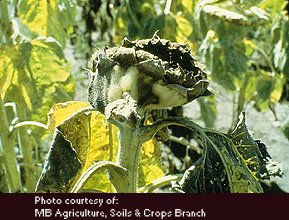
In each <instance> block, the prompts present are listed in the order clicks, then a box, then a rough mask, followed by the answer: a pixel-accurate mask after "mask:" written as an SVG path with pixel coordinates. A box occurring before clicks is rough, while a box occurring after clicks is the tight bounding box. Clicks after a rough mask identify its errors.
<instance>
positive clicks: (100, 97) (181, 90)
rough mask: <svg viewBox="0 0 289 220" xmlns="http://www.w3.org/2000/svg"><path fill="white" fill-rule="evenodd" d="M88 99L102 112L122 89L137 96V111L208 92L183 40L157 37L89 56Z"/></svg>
mask: <svg viewBox="0 0 289 220" xmlns="http://www.w3.org/2000/svg"><path fill="white" fill-rule="evenodd" d="M92 65H93V68H92V71H91V73H90V85H89V90H88V92H89V94H88V98H89V102H90V104H91V105H92V106H93V107H94V108H96V109H98V110H99V111H101V112H104V108H105V107H106V106H107V105H108V103H111V102H113V101H115V100H117V99H122V98H123V93H125V92H127V93H129V94H130V95H131V96H132V98H133V99H134V100H136V102H137V105H138V109H139V111H140V112H144V111H146V110H151V109H165V108H168V107H175V106H180V105H183V104H186V103H188V102H191V101H192V100H194V99H196V98H198V97H200V96H204V95H209V94H211V93H210V92H209V91H208V89H207V87H208V85H209V82H208V81H207V79H206V73H205V72H204V71H203V68H202V67H201V65H200V64H199V63H198V62H197V61H196V60H195V59H194V58H193V57H192V56H191V54H190V50H189V48H188V46H187V45H186V44H178V43H172V42H170V41H168V40H165V39H160V38H159V37H158V36H157V35H156V34H155V35H154V36H153V38H151V39H145V40H136V41H129V40H128V39H126V38H125V39H124V41H123V44H122V46H121V47H119V48H118V47H112V48H105V49H101V50H99V51H97V52H96V53H95V54H94V55H93V57H92Z"/></svg>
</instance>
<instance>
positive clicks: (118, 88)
mask: <svg viewBox="0 0 289 220" xmlns="http://www.w3.org/2000/svg"><path fill="white" fill-rule="evenodd" d="M114 71H115V73H114V74H112V79H111V84H110V86H109V88H108V101H109V102H113V101H115V100H117V99H122V98H123V93H124V92H128V93H129V94H130V95H131V96H132V98H133V99H134V100H136V101H137V100H138V78H139V71H138V69H137V68H136V67H130V68H128V69H127V70H124V69H123V68H120V67H119V66H115V67H114Z"/></svg>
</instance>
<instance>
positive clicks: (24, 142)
mask: <svg viewBox="0 0 289 220" xmlns="http://www.w3.org/2000/svg"><path fill="white" fill-rule="evenodd" d="M17 113H18V114H19V118H20V119H22V120H23V119H25V118H26V115H25V112H24V108H22V107H21V106H19V108H17ZM19 134H20V135H19V137H18V142H19V145H20V147H21V150H22V156H23V168H24V178H25V187H26V191H27V192H35V186H36V178H35V165H34V163H33V157H32V148H31V145H32V143H31V142H30V140H29V139H30V138H29V137H28V134H27V130H26V129H25V127H21V128H19Z"/></svg>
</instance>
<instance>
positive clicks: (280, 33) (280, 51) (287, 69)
mask: <svg viewBox="0 0 289 220" xmlns="http://www.w3.org/2000/svg"><path fill="white" fill-rule="evenodd" d="M277 26H278V27H275V29H274V30H275V31H273V34H274V35H273V39H275V40H277V42H273V43H275V46H274V49H273V54H274V66H275V67H276V68H277V69H278V70H280V71H281V72H282V73H284V75H285V76H286V77H287V78H289V44H288V41H289V21H288V18H287V17H286V16H280V22H279V24H277Z"/></svg>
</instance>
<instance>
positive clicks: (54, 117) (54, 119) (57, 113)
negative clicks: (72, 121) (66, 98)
mask: <svg viewBox="0 0 289 220" xmlns="http://www.w3.org/2000/svg"><path fill="white" fill-rule="evenodd" d="M88 106H89V104H88V103H87V102H77V101H71V102H65V103H58V104H56V105H54V106H53V107H52V108H51V109H50V112H49V113H48V130H49V131H50V132H54V129H55V128H56V127H57V126H58V125H60V124H61V123H62V122H63V121H64V120H66V119H68V118H69V117H71V115H72V114H73V113H75V112H77V111H78V110H80V109H82V108H85V107H88Z"/></svg>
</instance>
